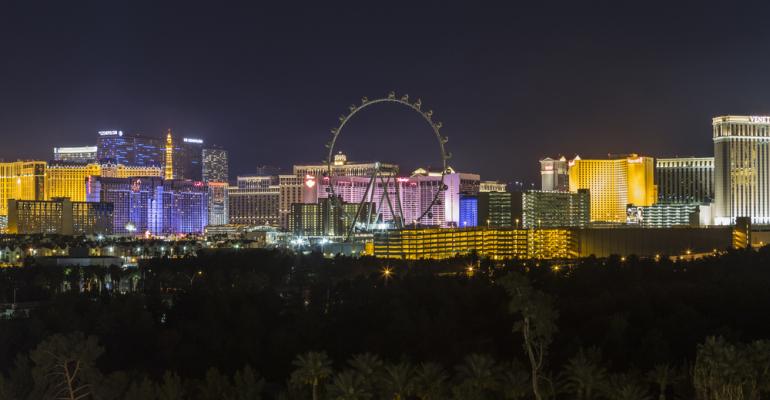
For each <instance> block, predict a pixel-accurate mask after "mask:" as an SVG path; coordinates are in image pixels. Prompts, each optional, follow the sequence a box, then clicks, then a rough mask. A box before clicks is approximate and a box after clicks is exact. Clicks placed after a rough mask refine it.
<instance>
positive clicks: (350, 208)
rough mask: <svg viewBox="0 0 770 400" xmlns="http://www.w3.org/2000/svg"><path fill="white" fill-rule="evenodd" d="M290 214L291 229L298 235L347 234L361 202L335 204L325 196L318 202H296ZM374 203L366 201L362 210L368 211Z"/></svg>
mask: <svg viewBox="0 0 770 400" xmlns="http://www.w3.org/2000/svg"><path fill="white" fill-rule="evenodd" d="M291 207H292V212H291V213H290V214H289V225H290V231H291V232H292V233H293V234H295V235H297V236H345V235H347V233H348V231H349V230H350V223H351V222H352V216H353V215H355V213H356V211H357V210H358V207H359V204H350V203H343V204H341V205H335V204H333V201H332V199H330V198H324V199H321V200H319V201H318V203H295V204H292V205H291ZM370 207H372V203H364V206H363V210H362V212H364V213H368V209H369V208H370Z"/></svg>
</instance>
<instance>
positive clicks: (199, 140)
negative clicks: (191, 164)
mask: <svg viewBox="0 0 770 400" xmlns="http://www.w3.org/2000/svg"><path fill="white" fill-rule="evenodd" d="M182 140H184V142H185V143H197V144H201V143H203V140H202V139H193V138H184V139H182Z"/></svg>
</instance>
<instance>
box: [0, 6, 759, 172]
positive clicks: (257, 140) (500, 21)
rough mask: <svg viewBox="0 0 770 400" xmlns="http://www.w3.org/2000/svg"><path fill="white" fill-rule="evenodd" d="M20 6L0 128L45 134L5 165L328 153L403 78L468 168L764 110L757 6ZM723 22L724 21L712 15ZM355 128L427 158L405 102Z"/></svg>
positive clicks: (685, 144) (512, 168)
mask: <svg viewBox="0 0 770 400" xmlns="http://www.w3.org/2000/svg"><path fill="white" fill-rule="evenodd" d="M28 7H29V6H28V5H23V4H17V5H13V6H12V7H10V9H9V10H8V12H7V13H6V15H13V16H14V17H15V18H9V20H8V21H4V23H3V24H2V28H0V29H2V32H1V33H3V35H2V36H3V37H5V38H6V39H5V40H6V42H7V45H6V46H4V47H5V48H6V49H7V51H6V59H7V60H10V62H7V63H4V65H3V66H0V72H2V74H0V76H3V78H0V89H2V91H3V93H4V94H5V96H4V98H3V100H2V101H0V133H2V134H3V135H21V136H22V137H27V138H31V139H34V140H29V141H21V140H19V141H15V142H14V143H10V144H9V145H7V146H3V148H2V149H0V157H2V158H4V159H6V160H12V159H16V158H30V159H31V158H38V159H39V158H42V157H44V156H48V153H49V152H50V149H49V148H45V149H43V148H40V147H39V145H38V144H39V143H50V146H48V147H53V146H80V145H86V144H89V143H90V142H88V141H87V140H89V139H90V137H91V136H92V134H93V132H95V131H97V130H102V129H122V130H124V131H138V132H142V133H144V134H155V133H157V134H159V135H160V134H162V132H164V131H165V129H167V128H172V129H174V131H175V132H179V133H180V134H181V135H185V136H192V137H201V138H204V140H205V139H208V140H209V142H211V141H212V138H216V142H217V143H218V144H220V145H222V146H223V147H225V148H229V149H231V151H232V154H231V159H232V171H233V175H238V174H247V173H250V171H252V170H253V169H254V168H255V165H278V166H281V167H283V168H288V167H289V166H290V165H291V164H292V163H295V162H315V161H318V160H320V159H322V158H323V155H324V154H323V153H324V149H323V144H324V143H325V140H326V138H327V135H328V130H329V128H331V127H333V126H334V125H335V123H336V119H337V116H338V115H339V114H340V113H342V112H345V110H346V109H347V106H348V105H349V104H352V103H356V102H357V101H358V99H360V97H362V96H377V95H384V94H386V93H387V92H388V91H390V90H395V91H396V92H397V93H399V94H402V93H409V94H410V95H411V96H418V97H420V98H422V99H423V101H424V103H425V104H426V105H429V106H430V107H431V108H432V109H433V110H435V112H436V115H437V116H438V117H439V118H440V120H441V121H442V122H444V126H445V128H444V129H443V130H444V132H445V133H446V134H447V135H448V136H449V137H450V142H449V146H450V148H451V149H452V151H453V154H454V155H455V158H454V160H453V162H452V165H453V166H454V167H455V168H456V169H458V170H473V171H475V172H478V173H480V174H481V175H482V176H488V177H491V176H494V177H496V178H499V179H500V180H504V181H512V180H526V181H527V182H537V181H538V177H537V171H536V170H533V169H532V168H530V167H529V166H530V165H531V164H532V163H533V162H536V161H537V160H538V159H540V158H543V157H545V156H549V155H550V156H555V155H559V154H563V153H565V152H569V153H568V154H564V155H566V156H568V157H569V156H572V155H574V154H580V155H581V156H582V155H591V154H590V153H591V151H590V146H591V142H592V141H601V142H602V143H603V144H604V145H605V147H606V150H604V151H602V152H600V153H599V154H601V153H604V152H606V153H630V152H638V153H640V154H654V155H655V156H658V157H670V156H675V155H679V156H708V155H710V154H711V150H710V149H711V143H710V142H709V140H708V138H709V134H710V130H711V127H710V119H711V118H712V117H714V116H718V115H730V114H741V115H765V114H768V111H770V110H768V107H767V105H766V103H765V101H764V99H763V98H762V97H763V96H762V90H761V88H762V87H763V86H766V85H767V83H768V81H767V78H766V77H765V76H764V74H762V72H761V70H760V69H759V68H758V66H759V65H762V64H763V63H762V62H761V61H762V59H763V58H764V57H765V56H764V55H762V54H761V53H756V52H753V53H752V54H753V56H752V57H751V61H750V62H749V60H748V58H746V57H743V56H740V55H741V54H744V52H745V50H747V49H751V48H760V47H759V45H761V43H762V42H763V40H764V39H766V38H767V36H768V31H767V29H768V28H765V27H764V26H763V25H762V24H755V23H750V22H751V21H752V20H753V18H754V15H760V14H761V9H762V8H763V7H767V6H765V5H762V6H758V7H753V8H750V9H749V8H745V9H743V8H739V7H736V8H730V9H727V10H725V9H720V13H718V14H717V13H711V12H709V9H708V7H706V6H702V7H701V8H693V7H688V6H686V5H668V6H667V7H666V11H667V12H666V14H665V15H663V14H660V13H659V12H658V10H659V8H658V7H656V6H655V5H654V4H646V5H635V6H633V7H630V8H629V7H627V6H621V5H613V6H610V5H608V6H605V7H603V8H597V9H582V8H579V7H578V6H571V5H564V6H562V7H560V8H558V11H555V12H554V10H552V9H550V8H548V9H543V8H540V7H538V6H527V7H524V8H521V9H518V8H517V9H514V8H510V9H506V8H498V9H487V8H482V7H480V6H458V5H451V4H449V5H445V4H440V5H430V4H420V5H415V6H414V7H411V9H410V11H409V12H403V10H398V12H397V11H396V10H395V9H393V10H391V9H389V8H388V7H380V8H375V9H364V8H362V6H353V7H346V8H344V9H345V11H344V12H338V10H337V9H336V8H333V7H330V8H326V6H322V5H319V6H316V8H313V7H311V8H306V9H303V12H300V13H294V10H288V9H285V8H283V7H282V6H277V5H272V6H270V7H269V8H267V9H260V10H255V9H249V8H248V7H246V8H242V9H223V8H217V7H214V8H209V7H206V8H202V7H196V6H195V5H189V7H188V8H185V9H184V10H179V9H178V8H177V7H173V6H170V5H159V6H156V7H155V8H154V13H153V14H152V16H147V15H144V13H143V10H142V8H141V7H120V6H115V5H98V6H93V7H88V6H81V7H80V8H78V7H77V6H71V5H68V6H66V7H67V9H66V10H56V7H57V6H53V8H52V9H49V10H47V11H46V12H43V13H37V12H33V10H32V9H30V8H28ZM61 7H65V6H61ZM70 7H72V9H70ZM59 11H62V13H58V12H59ZM177 12H179V13H180V15H182V16H183V18H177V15H176V13H177ZM59 14H64V15H68V16H69V18H64V19H61V18H57V16H58V15H59ZM289 15H292V16H293V17H294V18H291V19H290V22H287V18H281V17H286V16H289ZM724 18H728V19H730V20H732V21H734V23H733V24H731V29H728V30H723V29H713V27H714V26H719V24H720V23H721V22H720V21H722V20H723V19H724ZM134 25H136V26H143V27H144V29H143V30H142V32H135V31H134V30H132V29H130V27H132V26H134ZM683 25H686V26H688V29H687V30H686V31H683V30H682V29H681V26H683ZM651 26H654V27H655V29H651V28H650V27H651ZM193 27H195V28H197V29H192V28H193ZM181 32H184V33H181ZM235 37H237V38H238V40H235V39H234V38H235ZM7 38H10V39H11V40H8V39H7ZM41 46H42V47H41ZM714 48H719V49H720V57H718V58H717V59H714V58H713V49H714ZM38 50H44V51H38ZM43 54H45V58H41V57H42V56H43ZM50 60H57V61H58V62H51V61H50ZM727 60H730V61H729V62H728V61H727ZM414 65H419V66H420V68H414ZM349 128H350V132H349V133H350V135H351V136H350V137H349V138H347V140H348V143H342V145H343V146H342V148H341V149H342V150H344V151H345V152H346V153H347V154H348V155H349V156H350V157H351V159H356V160H362V161H364V160H366V161H368V160H373V159H380V160H382V161H387V162H394V163H398V164H401V165H410V164H411V165H417V164H420V165H422V164H424V163H426V162H428V163H430V162H433V160H423V159H420V158H419V154H420V152H423V151H424V149H425V148H426V147H427V146H429V145H430V139H431V138H430V135H429V132H426V131H425V126H423V125H421V124H420V121H419V120H417V119H416V118H413V117H412V116H409V115H404V113H402V112H401V110H397V109H393V108H392V107H383V108H382V109H378V110H377V111H375V112H372V113H370V114H366V115H361V116H360V118H358V119H356V120H354V121H352V123H351V125H350V127H349ZM384 138H390V139H391V140H390V141H395V142H398V143H399V145H400V147H396V146H395V145H390V146H388V143H387V142H388V141H387V140H385V139H384ZM533 138H540V139H537V140H533ZM587 138H590V140H586V139H587ZM371 140H375V141H377V144H378V150H379V151H378V152H374V151H373V150H371V149H370V148H369V147H367V146H366V141H371ZM404 143H407V144H408V145H409V146H404ZM380 145H381V146H380ZM275 149H286V151H275ZM573 153H574V154H573ZM599 154H594V155H599ZM46 158H47V157H46Z"/></svg>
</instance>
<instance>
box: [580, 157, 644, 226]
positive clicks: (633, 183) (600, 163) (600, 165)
mask: <svg viewBox="0 0 770 400" xmlns="http://www.w3.org/2000/svg"><path fill="white" fill-rule="evenodd" d="M654 167H655V166H654V160H653V159H652V158H651V157H641V156H638V155H636V154H632V155H630V156H628V157H621V158H613V159H608V160H583V159H581V158H580V157H579V156H578V157H575V159H574V160H571V161H570V162H569V189H570V191H571V192H577V191H578V189H588V190H589V191H590V196H591V222H594V221H598V222H613V223H624V222H625V221H626V207H627V206H628V205H629V204H633V205H635V206H640V207H646V206H651V205H653V204H655V201H656V200H657V193H656V189H655V182H654V169H655V168H654Z"/></svg>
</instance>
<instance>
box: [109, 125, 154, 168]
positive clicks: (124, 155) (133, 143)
mask: <svg viewBox="0 0 770 400" xmlns="http://www.w3.org/2000/svg"><path fill="white" fill-rule="evenodd" d="M96 159H97V160H98V161H100V162H112V163H115V164H121V165H126V166H139V167H160V166H162V165H163V140H162V139H161V138H154V137H149V136H144V135H139V134H135V133H132V134H124V133H123V131H99V136H98V137H97V139H96Z"/></svg>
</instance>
